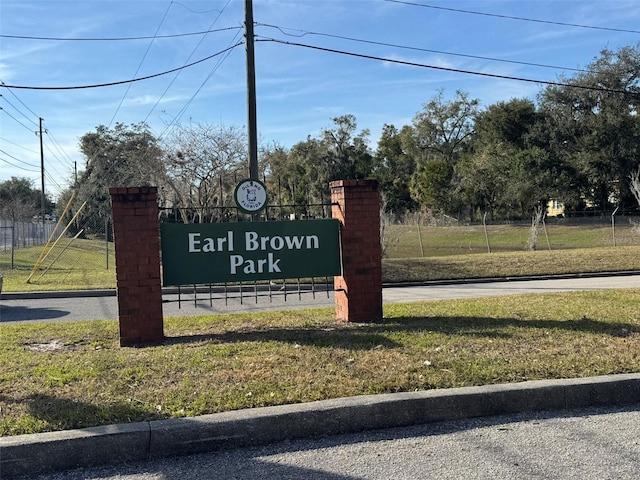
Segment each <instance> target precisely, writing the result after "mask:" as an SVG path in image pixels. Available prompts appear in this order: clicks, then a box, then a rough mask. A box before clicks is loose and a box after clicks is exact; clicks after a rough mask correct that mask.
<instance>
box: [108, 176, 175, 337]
mask: <svg viewBox="0 0 640 480" xmlns="http://www.w3.org/2000/svg"><path fill="white" fill-rule="evenodd" d="M109 194H110V195H111V205H112V208H113V235H114V241H115V247H116V279H117V287H118V318H119V322H120V346H122V347H130V346H142V345H150V344H157V343H160V342H162V341H163V340H164V322H163V318H162V285H161V280H160V232H159V228H158V200H157V198H158V193H157V189H156V187H127V188H110V189H109Z"/></svg>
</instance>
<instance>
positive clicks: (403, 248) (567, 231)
mask: <svg viewBox="0 0 640 480" xmlns="http://www.w3.org/2000/svg"><path fill="white" fill-rule="evenodd" d="M528 235H529V227H528V226H522V225H497V226H496V225H493V226H489V227H487V233H486V235H485V232H484V229H483V227H482V226H462V227H420V234H419V235H418V227H417V226H410V225H409V226H407V225H390V226H388V227H387V228H386V229H385V238H384V242H383V243H384V245H385V256H384V259H383V281H385V282H401V281H429V280H443V279H452V278H456V279H460V278H487V277H515V276H526V275H551V274H565V273H584V272H603V271H625V270H640V233H639V232H638V231H637V228H635V227H634V226H633V225H631V224H628V225H623V226H619V227H617V228H616V242H615V243H616V246H614V241H613V229H612V228H611V227H610V226H602V225H584V226H580V227H576V226H570V225H548V226H547V228H546V234H544V233H543V234H541V236H540V242H539V246H538V249H537V250H536V251H525V250H524V245H525V244H526V243H527V238H528ZM487 238H488V239H489V242H488V244H487ZM547 239H548V242H547ZM62 243H64V242H62ZM549 247H551V248H549ZM489 249H490V250H491V253H489ZM40 253H41V249H40V248H36V247H30V248H25V249H16V250H15V251H14V252H13V258H12V256H11V252H7V251H4V252H0V271H2V273H3V275H4V277H5V279H4V287H3V290H4V291H6V292H12V291H13V292H15V291H35V290H60V289H72V290H73V289H95V288H115V283H116V272H115V255H114V250H113V244H112V243H110V244H108V245H107V244H105V242H104V241H98V240H80V239H79V240H75V241H74V242H73V243H71V244H70V245H68V246H67V245H66V244H65V245H62V246H60V247H58V248H57V249H56V250H54V251H52V252H51V253H50V254H49V255H48V256H47V258H46V259H45V261H44V262H43V264H42V267H41V268H40V269H39V270H38V271H36V273H35V274H34V275H33V277H32V278H31V281H30V282H29V283H27V278H28V277H29V275H30V274H31V271H32V269H33V266H34V265H35V263H36V261H37V259H38V256H39V255H40ZM12 264H13V266H14V268H10V267H11V265H12Z"/></svg>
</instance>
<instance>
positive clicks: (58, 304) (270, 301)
mask: <svg viewBox="0 0 640 480" xmlns="http://www.w3.org/2000/svg"><path fill="white" fill-rule="evenodd" d="M612 288H640V275H629V276H626V275H623V276H607V277H589V278H582V277H579V278H560V279H547V280H526V281H525V280H517V281H499V282H471V283H460V284H452V285H443V284H432V285H428V286H413V287H389V288H384V289H383V293H382V296H383V301H384V303H401V302H419V301H428V300H442V299H449V298H477V297H488V296H499V295H517V294H528V293H547V292H563V291H577V290H601V289H612ZM178 300H180V301H178ZM333 301H334V300H333V294H332V293H329V294H327V292H326V291H317V292H316V293H315V298H314V295H313V294H312V293H310V292H303V293H301V294H298V293H297V292H296V291H289V292H288V293H287V295H286V301H285V297H284V295H283V292H282V291H280V290H279V289H278V287H277V286H276V287H275V288H274V289H273V290H272V295H271V296H269V294H268V292H259V294H258V296H257V297H256V295H255V293H253V292H245V293H243V295H242V297H241V296H240V295H239V294H238V293H233V294H232V296H231V297H230V298H227V299H226V300H225V298H224V295H223V294H222V293H216V294H215V295H214V298H213V299H212V300H210V297H209V295H208V294H207V293H199V294H198V295H197V298H194V295H193V294H192V293H191V294H182V295H180V297H178V295H165V296H164V304H163V312H164V316H165V317H176V316H190V315H208V314H215V313H233V312H252V311H264V310H286V309H296V308H320V307H331V306H333V304H334V303H333ZM117 317H118V306H117V299H116V297H115V296H113V293H112V292H111V295H110V296H81V297H79V296H72V295H71V294H68V295H65V294H62V295H61V296H59V297H58V296H55V297H52V296H51V294H43V295H27V296H21V295H15V294H11V293H9V294H6V293H5V294H3V295H2V299H0V322H2V323H6V322H34V321H77V320H102V319H115V318H117Z"/></svg>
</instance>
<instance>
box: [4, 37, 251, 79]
mask: <svg viewBox="0 0 640 480" xmlns="http://www.w3.org/2000/svg"><path fill="white" fill-rule="evenodd" d="M243 43H244V42H242V41H241V42H237V43H236V44H234V45H232V46H230V47H228V48H225V49H224V50H221V51H219V52H216V53H214V54H213V55H209V56H208V57H205V58H201V59H200V60H196V61H195V62H192V63H190V64H188V65H183V66H182V67H177V68H172V69H171V70H167V71H164V72H160V73H154V74H153V75H147V76H145V77H140V78H133V79H130V80H120V81H117V82H109V83H98V84H94V85H76V86H70V87H36V86H31V85H8V84H6V83H5V84H4V85H0V87H3V88H16V89H22V90H81V89H86V88H102V87H113V86H116V85H123V84H125V83H133V82H142V81H144V80H149V79H151V78H157V77H161V76H163V75H168V74H170V73H173V72H177V71H179V70H184V69H185V68H189V67H193V66H194V65H198V64H199V63H203V62H206V61H207V60H211V59H212V58H215V57H217V56H219V55H222V54H223V53H225V52H228V51H229V50H233V49H234V48H236V47H237V46H239V45H242V44H243Z"/></svg>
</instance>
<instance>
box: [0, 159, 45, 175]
mask: <svg viewBox="0 0 640 480" xmlns="http://www.w3.org/2000/svg"><path fill="white" fill-rule="evenodd" d="M0 162H4V163H6V164H8V165H11V166H12V167H14V168H18V169H20V170H24V171H25V172H33V173H38V172H39V170H31V169H30V168H24V167H21V166H20V165H16V164H14V163H11V162H10V161H9V160H7V159H5V158H2V157H0Z"/></svg>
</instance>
